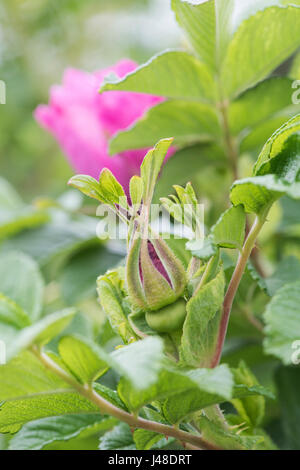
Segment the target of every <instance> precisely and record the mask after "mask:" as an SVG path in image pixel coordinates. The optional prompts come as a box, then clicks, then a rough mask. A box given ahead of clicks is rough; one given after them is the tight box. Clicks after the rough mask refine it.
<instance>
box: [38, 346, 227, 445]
mask: <svg viewBox="0 0 300 470" xmlns="http://www.w3.org/2000/svg"><path fill="white" fill-rule="evenodd" d="M32 352H33V353H34V354H35V356H36V357H37V358H38V359H39V360H40V361H41V363H42V364H43V365H44V366H45V367H46V368H47V369H49V370H51V371H52V372H54V373H55V374H56V375H57V376H58V377H60V378H61V379H63V380H64V381H65V382H66V383H68V384H69V385H71V387H73V388H74V389H75V390H77V392H78V393H80V395H82V396H83V397H85V398H87V399H88V400H90V401H91V402H92V403H94V404H95V405H96V406H97V407H98V408H99V410H100V412H101V413H103V414H108V415H111V416H114V417H115V418H117V419H118V420H120V421H123V422H124V423H127V424H128V425H129V426H130V427H131V428H134V429H135V428H141V429H146V430H148V431H153V432H156V433H158V434H162V435H165V436H170V437H174V438H175V439H177V440H178V441H179V442H182V443H184V444H186V443H187V444H191V445H192V446H194V448H195V447H196V448H197V449H199V450H221V449H220V448H219V447H217V446H215V445H214V444H212V443H210V442H208V441H206V440H205V439H203V438H202V437H201V436H197V435H195V434H190V433H188V432H185V431H181V430H180V429H178V428H174V427H172V426H168V425H166V424H161V423H157V422H155V421H149V420H146V419H143V418H140V417H138V416H134V415H133V414H130V413H128V412H127V411H124V410H122V409H120V408H118V407H116V406H115V405H113V404H112V403H110V402H108V401H107V400H105V399H104V398H103V397H101V396H100V395H98V393H97V392H95V390H93V388H92V387H91V386H90V385H88V384H85V385H82V384H80V383H79V382H77V381H76V380H75V379H74V378H73V377H72V376H71V375H70V374H69V373H68V372H67V371H65V370H64V369H62V368H61V367H60V366H59V365H58V364H57V363H56V362H54V361H53V360H52V359H51V358H50V357H49V356H48V355H47V354H45V353H44V352H42V351H41V350H40V349H39V348H37V347H36V346H33V347H32Z"/></svg>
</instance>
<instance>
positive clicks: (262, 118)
mask: <svg viewBox="0 0 300 470" xmlns="http://www.w3.org/2000/svg"><path fill="white" fill-rule="evenodd" d="M291 90H292V80H290V79H289V78H286V77H272V78H268V79H267V80H265V81H263V82H262V83H259V84H258V85H257V86H256V87H254V88H251V89H250V90H247V91H246V92H245V93H244V94H243V95H241V96H240V97H239V98H237V99H236V100H235V101H233V102H232V103H230V105H229V111H228V112H229V125H230V129H231V132H232V134H233V135H236V134H239V133H240V132H242V131H243V133H245V129H246V135H248V134H249V132H250V131H251V128H254V127H256V126H257V125H258V124H261V125H263V124H264V123H265V122H266V121H267V122H268V121H269V119H270V118H271V116H273V115H274V114H275V113H279V112H281V111H282V110H283V108H287V107H288V106H291ZM277 127H278V126H277ZM244 138H245V137H244Z"/></svg>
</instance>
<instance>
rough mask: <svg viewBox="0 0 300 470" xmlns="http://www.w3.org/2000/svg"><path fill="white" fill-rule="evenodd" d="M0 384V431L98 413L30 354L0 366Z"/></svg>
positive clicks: (25, 353) (9, 430)
mask: <svg viewBox="0 0 300 470" xmlns="http://www.w3.org/2000/svg"><path fill="white" fill-rule="evenodd" d="M20 377H22V380H20ZM0 382H1V387H0V400H1V401H2V402H3V403H2V405H1V406H0V432H16V431H18V430H19V429H20V427H21V426H22V425H23V424H24V423H26V422H27V421H32V420H34V419H39V418H44V417H47V416H57V415H63V414H67V413H81V412H85V413H87V412H96V411H98V410H97V409H96V408H95V407H94V406H93V405H92V404H91V403H90V402H89V401H88V400H86V399H84V398H82V397H80V395H78V394H77V393H73V392H71V391H70V390H68V387H69V386H68V385H67V384H66V382H64V381H63V380H62V379H60V378H59V377H57V376H56V375H55V374H54V373H53V372H51V371H49V370H48V369H46V368H45V367H44V366H43V365H42V364H41V363H40V361H39V360H38V359H37V358H36V357H35V356H34V355H33V354H32V353H30V352H24V353H22V354H21V355H19V356H18V357H16V358H14V359H13V360H12V361H10V362H9V363H8V364H6V365H2V366H0Z"/></svg>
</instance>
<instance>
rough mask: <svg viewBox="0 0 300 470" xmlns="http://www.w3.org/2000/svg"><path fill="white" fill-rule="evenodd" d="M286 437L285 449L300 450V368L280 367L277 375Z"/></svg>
mask: <svg viewBox="0 0 300 470" xmlns="http://www.w3.org/2000/svg"><path fill="white" fill-rule="evenodd" d="M275 381H276V385H277V390H278V399H279V403H280V409H281V415H282V420H283V430H284V433H285V437H286V445H285V448H287V449H291V450H300V404H299V387H300V371H299V366H298V367H280V368H279V369H278V370H277V372H276V375H275Z"/></svg>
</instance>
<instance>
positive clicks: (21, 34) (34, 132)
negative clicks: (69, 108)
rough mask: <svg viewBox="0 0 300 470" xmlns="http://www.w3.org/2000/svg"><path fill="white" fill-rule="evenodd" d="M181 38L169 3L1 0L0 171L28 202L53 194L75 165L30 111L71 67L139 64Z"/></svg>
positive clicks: (63, 185)
mask: <svg viewBox="0 0 300 470" xmlns="http://www.w3.org/2000/svg"><path fill="white" fill-rule="evenodd" d="M181 41H182V37H181V33H180V31H179V29H178V26H177V25H176V23H175V19H174V16H173V13H172V11H171V9H170V6H169V2H168V1H167V0H63V1H62V0H1V4H0V80H4V81H5V83H6V104H5V105H0V175H1V176H2V177H4V178H6V179H7V180H8V181H9V182H10V183H12V185H13V186H15V187H16V188H17V189H18V191H19V192H20V193H21V195H22V196H23V197H24V199H25V200H27V201H29V200H31V199H32V198H34V197H35V196H36V195H48V196H57V195H59V194H60V193H61V192H63V191H64V190H65V189H66V181H67V180H68V178H69V177H70V176H71V175H72V170H71V168H70V167H69V165H68V163H67V162H66V160H65V158H64V157H63V154H62V152H61V151H60V149H59V147H58V145H57V143H56V142H55V141H54V139H53V138H52V137H51V136H50V135H48V134H47V133H46V132H45V131H44V130H42V129H40V128H39V126H38V125H37V123H36V122H35V120H34V119H33V116H32V113H33V110H34V109H35V107H36V106H37V105H38V104H39V103H47V102H48V92H49V88H50V86H51V85H52V84H55V83H60V82H61V79H62V75H63V72H64V69H65V68H66V67H68V66H71V67H76V68H81V69H84V70H87V71H94V70H97V69H100V68H102V67H107V66H109V65H112V64H114V63H115V62H117V61H118V60H120V59H121V58H122V57H127V58H131V59H134V60H136V61H137V62H139V63H141V62H143V61H145V60H146V59H148V58H149V57H151V55H153V54H154V53H156V52H159V51H161V50H162V49H165V48H168V47H176V46H178V44H179V43H180V42H181Z"/></svg>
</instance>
